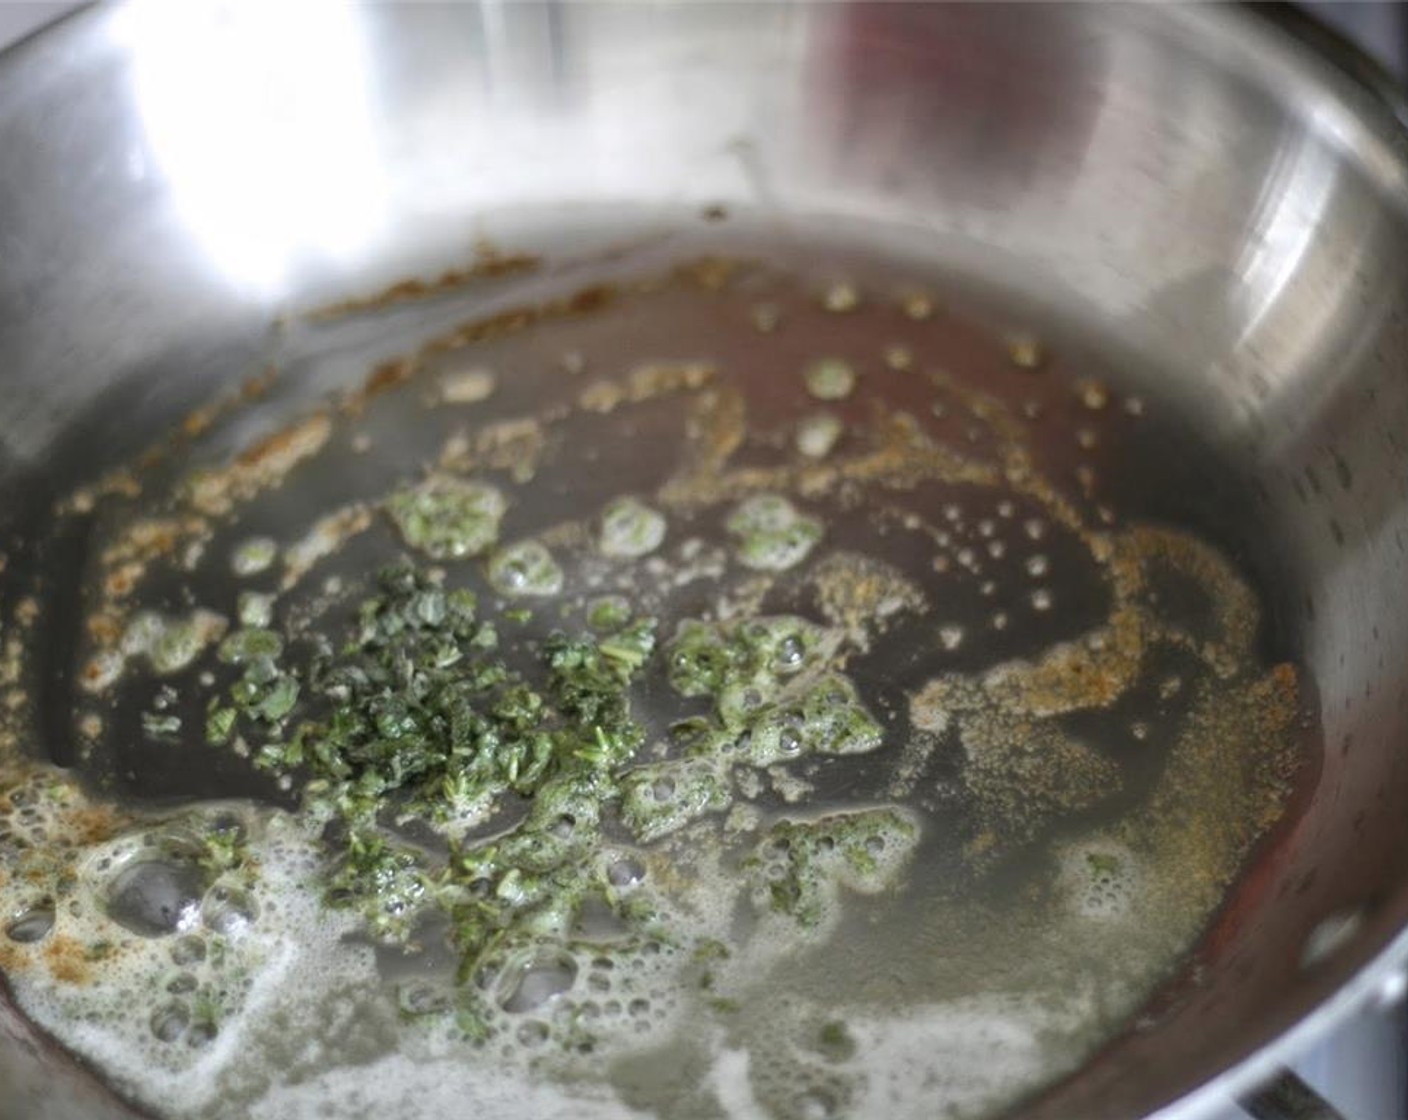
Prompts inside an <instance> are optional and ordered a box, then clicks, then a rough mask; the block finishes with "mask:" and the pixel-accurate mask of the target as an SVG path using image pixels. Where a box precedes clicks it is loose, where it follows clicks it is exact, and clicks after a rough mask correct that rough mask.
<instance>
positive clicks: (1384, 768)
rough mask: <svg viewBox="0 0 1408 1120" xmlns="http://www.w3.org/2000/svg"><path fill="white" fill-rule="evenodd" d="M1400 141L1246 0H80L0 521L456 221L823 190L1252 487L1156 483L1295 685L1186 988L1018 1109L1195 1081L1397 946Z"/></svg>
mask: <svg viewBox="0 0 1408 1120" xmlns="http://www.w3.org/2000/svg"><path fill="white" fill-rule="evenodd" d="M1406 149H1408V144H1406V143H1405V140H1404V136H1403V134H1402V132H1401V131H1400V130H1399V128H1398V126H1397V124H1396V122H1395V121H1394V119H1393V116H1392V113H1391V112H1390V111H1389V110H1387V109H1386V108H1385V107H1384V106H1383V105H1382V104H1381V103H1380V101H1378V100H1377V99H1376V98H1375V96H1374V95H1373V94H1372V93H1370V92H1368V91H1366V90H1365V89H1363V88H1362V87H1361V86H1359V85H1357V84H1356V83H1355V82H1354V81H1353V80H1352V79H1350V78H1348V77H1346V76H1344V75H1342V74H1341V73H1339V72H1338V71H1336V70H1335V69H1334V68H1333V67H1331V66H1329V65H1327V64H1326V63H1325V62H1324V61H1323V60H1322V59H1321V58H1320V57H1318V56H1317V55H1316V54H1315V53H1314V52H1313V51H1312V50H1310V49H1308V48H1306V47H1304V46H1302V45H1300V44H1298V43H1297V42H1296V41H1295V40H1294V39H1292V38H1290V37H1289V36H1288V35H1287V34H1286V33H1285V32H1283V31H1281V30H1279V29H1277V28H1276V27H1274V26H1271V25H1269V24H1267V23H1265V22H1263V21H1262V20H1261V19H1260V18H1258V17H1257V16H1256V15H1255V14H1254V13H1249V12H1247V11H1244V10H1239V9H1223V8H1190V9H1183V8H1179V9H1174V8H1151V7H1144V6H1134V5H1111V6H1097V5H1084V6H1070V7H1067V6H1058V5H1042V6H1031V7H1020V8H1005V7H1001V6H997V5H983V6H952V7H948V6H917V5H886V4H854V5H853V4H836V5H818V6H800V5H789V4H774V5H763V6H734V5H727V6H722V5H718V6H716V5H703V4H699V5H659V6H643V5H623V6H609V5H577V4H562V5H554V4H522V5H502V4H498V3H493V2H485V3H481V4H462V5H453V6H444V7H437V6H429V5H416V6H396V7H391V6H385V7H378V6H368V7H354V6H350V5H344V4H340V3H335V2H329V3H315V2H309V3H303V4H298V5H289V6H282V7H280V8H279V9H277V10H276V9H274V8H271V7H267V6H264V5H244V6H239V7H231V8H229V9H223V10H220V9H212V8H204V7H202V8H200V9H195V8H191V7H182V8H174V7H165V6H155V5H153V6H150V7H149V6H144V5H134V6H130V7H126V8H119V9H104V10H102V11H90V12H86V13H83V14H81V15H79V16H78V17H76V18H74V19H72V20H70V21H68V22H66V23H65V24H64V25H63V26H61V27H59V28H58V29H56V30H55V31H53V32H51V33H49V34H46V35H43V36H41V37H39V38H38V39H36V40H33V41H31V42H30V43H28V44H26V45H24V46H23V47H22V48H21V49H19V50H17V51H15V52H13V53H10V54H7V55H5V56H3V59H0V151H3V152H4V153H5V157H4V160H3V162H0V377H2V378H3V381H0V386H3V389H2V391H0V511H2V512H0V528H4V530H5V531H6V532H13V531H16V529H17V528H18V527H22V526H23V524H24V523H25V521H26V519H27V518H30V517H32V516H35V513H34V511H36V510H38V509H41V508H43V506H44V505H45V504H46V503H47V501H48V499H49V497H50V496H51V495H52V494H53V493H55V492H58V491H60V490H62V489H63V488H64V487H65V486H66V485H68V484H69V483H70V482H72V481H73V480H74V479H76V478H78V477H80V476H82V475H86V474H88V473H91V472H92V471H94V470H95V469H96V468H98V467H101V466H102V465H104V464H106V463H109V462H113V461H116V460H118V459H120V458H122V457H123V456H124V455H127V454H130V453H132V452H133V451H135V450H136V449H138V448H139V447H141V446H142V445H143V444H145V443H146V442H147V440H148V439H149V438H150V437H151V436H152V435H153V434H154V433H156V432H159V431H160V430H162V429H163V428H164V427H166V426H168V425H169V424H170V423H172V422H173V421H174V420H175V419H176V418H177V417H179V416H180V415H181V414H182V413H183V412H184V411H185V410H186V409H187V408H188V407H190V406H191V405H192V404H194V403H195V402H197V401H200V400H202V399H204V398H206V397H208V396H209V395H210V394H211V393H212V391H213V390H214V389H215V388H216V387H218V386H220V385H222V384H226V383H228V382H229V381H231V380H232V379H234V378H238V377H240V376H242V375H243V374H244V373H245V372H247V371H248V370H249V369H250V368H251V367H252V366H253V365H254V364H255V363H256V362H257V361H258V360H259V357H260V355H261V353H262V352H263V348H264V346H265V342H266V339H267V332H268V329H269V324H270V322H271V320H272V319H273V317H274V316H276V315H277V314H279V313H281V312H284V311H287V310H289V309H292V308H297V307H301V306H307V305H310V304H314V303H317V302H319V301H321V300H324V299H327V298H329V297H333V296H337V295H343V294H349V293H353V292H360V291H366V290H369V289H371V288H373V287H375V286H376V285H377V284H378V283H379V282H382V281H385V280H388V279H391V278H393V277H399V276H402V275H405V274H407V273H410V272H429V271H431V270H434V269H436V268H439V267H444V266H446V265H448V264H452V263H457V262H459V261H461V260H463V259H464V257H465V256H466V254H467V253H468V251H469V248H470V247H471V246H472V244H473V243H474V242H475V241H476V239H478V238H481V237H487V238H489V239H491V240H492V241H493V242H494V243H496V244H498V245H500V246H503V247H508V248H513V249H524V250H528V251H540V252H545V253H547V254H549V256H556V257H561V256H563V255H574V256H580V255H583V254H587V253H589V252H591V251H593V250H595V249H603V248H609V247H611V246H612V245H613V244H614V243H615V240H616V237H617V233H618V231H619V229H620V228H621V226H620V219H621V218H622V216H623V215H629V216H631V218H632V219H633V223H634V225H635V226H636V228H639V227H640V226H641V225H642V224H644V225H645V226H647V227H649V226H650V225H651V223H654V224H655V226H656V227H657V228H658V229H659V230H660V231H661V232H662V235H663V234H664V232H665V231H667V230H668V229H669V228H671V226H672V225H673V224H675V223H677V222H678V221H679V220H680V216H681V215H682V214H688V213H692V212H694V211H697V210H698V208H699V207H701V206H703V205H705V204H715V203H724V204H727V205H728V206H730V207H733V208H735V209H737V210H739V211H745V210H746V211H750V212H752V213H754V214H757V215H761V216H763V217H764V218H766V219H768V220H770V221H771V222H773V223H775V225H776V228H777V229H778V230H779V231H780V232H782V233H785V232H786V231H787V229H788V228H789V221H791V220H792V219H793V217H794V216H796V217H804V218H806V219H808V220H816V219H818V218H825V219H827V220H828V221H830V222H832V223H833V224H834V226H835V228H836V229H837V230H838V231H849V232H850V233H851V234H852V235H854V236H862V237H863V238H864V239H865V240H866V241H867V242H869V243H870V244H872V245H874V246H875V247H876V248H877V249H881V250H885V251H890V252H893V253H895V254H896V255H898V256H911V257H915V258H923V259H934V260H939V261H942V262H943V264H944V265H945V267H946V268H947V269H949V270H951V271H952V272H954V273H955V274H957V275H961V276H964V277H967V278H970V279H971V281H972V282H973V283H974V284H975V285H980V286H984V287H987V288H989V289H997V290H1005V291H1009V292H1011V293H1012V294H1013V296H1014V298H1019V299H1021V300H1023V301H1025V302H1028V303H1033V304H1035V305H1037V306H1041V307H1043V308H1045V309H1046V310H1047V313H1048V314H1049V316H1050V317H1051V318H1052V319H1053V320H1063V321H1068V322H1071V323H1073V324H1077V325H1078V326H1079V327H1080V328H1081V329H1083V330H1086V331H1093V332H1095V333H1097V334H1098V335H1099V336H1100V337H1101V338H1102V341H1103V342H1104V344H1105V345H1106V346H1107V347H1108V348H1109V349H1110V350H1111V351H1114V352H1118V353H1123V354H1127V355H1129V356H1130V359H1131V361H1132V362H1135V363H1136V364H1137V365H1138V368H1139V370H1140V371H1141V376H1144V377H1147V378H1149V379H1151V380H1152V379H1157V380H1158V382H1159V384H1160V386H1161V388H1162V390H1163V392H1164V393H1165V395H1167V396H1169V397H1170V398H1172V399H1176V400H1178V401H1179V402H1180V405H1181V407H1182V409H1183V410H1184V411H1185V412H1186V414H1187V415H1188V416H1190V417H1192V418H1194V419H1195V420H1196V422H1197V423H1198V424H1199V425H1200V426H1201V428H1202V429H1203V431H1204V432H1205V433H1206V435H1207V437H1208V438H1209V439H1210V440H1211V441H1212V442H1213V443H1214V444H1216V445H1218V446H1219V447H1221V448H1223V449H1225V450H1226V451H1227V452H1228V454H1230V455H1232V456H1233V457H1234V458H1235V459H1236V461H1237V462H1238V463H1239V464H1241V466H1242V470H1243V473H1244V474H1245V475H1246V476H1247V478H1248V479H1250V486H1249V488H1248V489H1246V490H1245V491H1239V490H1237V489H1236V488H1235V487H1232V486H1231V485H1230V484H1226V485H1224V484H1223V483H1222V482H1221V481H1220V480H1218V479H1215V478H1214V479H1207V478H1201V477H1200V476H1199V473H1198V464H1196V463H1191V464H1189V465H1188V472H1187V478H1188V480H1189V481H1188V487H1187V490H1188V492H1187V493H1185V494H1177V495H1171V496H1170V503H1171V504H1172V505H1174V506H1183V507H1186V508H1188V509H1190V510H1192V509H1197V510H1198V511H1199V515H1200V516H1201V517H1203V518H1204V519H1205V520H1206V521H1207V522H1208V523H1209V524H1214V525H1217V526H1219V527H1220V529H1221V531H1222V533H1223V534H1224V536H1225V537H1226V539H1227V540H1228V541H1229V543H1231V544H1232V545H1233V546H1235V547H1238V548H1239V550H1240V551H1241V553H1242V554H1243V556H1244V558H1245V561H1246V562H1247V563H1248V564H1250V565H1252V566H1253V567H1254V568H1257V569H1259V570H1260V574H1261V575H1262V577H1263V579H1264V580H1265V581H1266V582H1267V583H1268V584H1269V585H1271V586H1273V587H1274V588H1275V589H1276V594H1275V601H1276V602H1277V604H1278V605H1279V608H1280V609H1279V613H1278V614H1277V617H1275V618H1274V619H1273V620H1272V625H1273V626H1275V627H1277V628H1278V629H1279V631H1280V632H1282V633H1284V634H1287V635H1290V640H1291V641H1292V643H1293V644H1294V645H1295V646H1296V648H1298V649H1299V650H1300V651H1301V653H1302V656H1303V658H1304V660H1305V661H1306V663H1307V664H1308V666H1309V667H1310V669H1311V672H1312V674H1313V676H1314V678H1315V682H1316V685H1317V687H1318V690H1319V694H1320V706H1321V709H1322V712H1323V718H1324V727H1323V736H1324V742H1325V744H1326V751H1325V757H1324V762H1323V768H1322V772H1321V775H1320V778H1319V782H1318V785H1317V787H1316V790H1315V793H1314V797H1313V800H1312V801H1311V803H1310V804H1309V805H1308V806H1306V808H1305V810H1304V812H1303V814H1302V815H1301V816H1300V817H1299V819H1298V820H1297V822H1296V824H1295V827H1294V828H1292V829H1289V830H1286V831H1284V832H1282V833H1281V834H1279V835H1277V836H1276V837H1275V838H1274V841H1273V842H1272V843H1270V844H1268V845H1267V846H1266V848H1265V850H1264V851H1263V852H1262V853H1261V859H1260V862H1259V864H1258V865H1257V867H1256V868H1255V869H1254V871H1253V872H1252V874H1251V875H1250V876H1249V879H1248V881H1247V883H1246V884H1245V885H1244V886H1243V888H1242V889H1241V890H1240V891H1239V893H1238V896H1237V898H1236V899H1235V901H1234V904H1233V905H1232V906H1231V907H1229V909H1228V910H1227V912H1226V913H1225V914H1224V915H1223V916H1222V917H1221V918H1220V920H1219V921H1218V923H1217V924H1216V926H1215V928H1214V929H1213V930H1212V931H1211V933H1210V935H1209V942H1208V945H1207V947H1206V949H1205V952H1204V963H1203V970H1202V975H1201V977H1200V978H1199V982H1198V983H1197V984H1195V985H1193V986H1191V987H1187V988H1185V989H1183V990H1181V991H1180V992H1179V994H1178V995H1177V998H1173V999H1171V1000H1170V1001H1168V1002H1167V1004H1166V1005H1165V1006H1163V1007H1161V1008H1159V1009H1157V1010H1151V1012H1150V1013H1149V1014H1148V1015H1147V1016H1145V1017H1144V1019H1143V1020H1142V1021H1141V1024H1140V1029H1138V1030H1136V1031H1133V1032H1131V1033H1130V1034H1128V1035H1127V1036H1126V1037H1124V1038H1122V1039H1120V1040H1118V1041H1116V1042H1115V1043H1113V1044H1112V1045H1111V1046H1109V1047H1108V1048H1107V1049H1106V1050H1105V1051H1104V1052H1103V1053H1102V1054H1100V1055H1098V1056H1097V1058H1096V1060H1095V1061H1093V1062H1092V1063H1091V1064H1090V1065H1089V1067H1088V1068H1086V1069H1085V1070H1084V1071H1082V1073H1081V1074H1079V1075H1078V1076H1076V1077H1074V1078H1072V1079H1071V1080H1069V1081H1068V1082H1066V1083H1064V1084H1062V1085H1060V1086H1057V1087H1056V1088H1055V1089H1053V1090H1052V1091H1051V1092H1050V1093H1048V1094H1046V1095H1045V1096H1044V1097H1043V1098H1042V1099H1040V1100H1037V1101H1033V1102H1031V1104H1030V1107H1029V1109H1028V1110H1027V1112H1028V1113H1029V1114H1030V1115H1032V1116H1070V1115H1080V1116H1095V1115H1120V1116H1123V1115H1130V1114H1135V1113H1139V1112H1147V1111H1151V1110H1155V1109H1159V1108H1161V1107H1162V1108H1164V1109H1165V1111H1164V1112H1162V1113H1161V1114H1160V1115H1162V1116H1164V1117H1165V1118H1171V1117H1186V1116H1193V1115H1200V1114H1203V1113H1204V1112H1205V1110H1207V1109H1209V1108H1211V1107H1213V1106H1214V1105H1216V1104H1218V1103H1221V1102H1224V1101H1225V1100H1227V1099H1228V1097H1229V1096H1231V1095H1235V1094H1238V1093H1241V1092H1243V1091H1244V1090H1245V1089H1247V1088H1248V1087H1249V1086H1250V1085H1251V1084H1253V1083H1254V1082H1255V1081H1256V1080H1257V1079H1258V1078H1260V1077H1262V1076H1264V1075H1265V1074H1266V1073H1267V1072H1268V1071H1270V1070H1272V1069H1273V1068H1275V1067H1276V1066H1277V1065H1278V1064H1279V1063H1281V1062H1283V1061H1284V1060H1286V1058H1287V1057H1288V1055H1290V1054H1291V1053H1293V1052H1294V1050H1295V1048H1296V1047H1297V1046H1299V1045H1302V1044H1304V1042H1305V1041H1306V1040H1308V1039H1309V1038H1311V1037H1313V1036H1315V1035H1317V1034H1319V1033H1321V1032H1323V1031H1325V1030H1326V1029H1328V1028H1329V1027H1330V1026H1331V1025H1332V1024H1333V1023H1335V1022H1336V1021H1338V1020H1340V1019H1342V1018H1343V1017H1344V1016H1346V1015H1348V1014H1351V1013H1352V1012H1353V1011H1354V1010H1355V1008H1356V1007H1358V1006H1359V1005H1360V1004H1361V1003H1363V1002H1365V1001H1367V1000H1369V999H1371V998H1373V996H1374V994H1375V993H1377V992H1378V991H1380V990H1381V989H1382V987H1383V985H1384V982H1385V979H1386V978H1387V977H1388V976H1389V975H1391V974H1392V973H1393V972H1394V970H1396V969H1397V968H1399V967H1401V964H1402V962H1403V961H1405V960H1408V935H1405V934H1404V933H1402V932H1401V931H1402V929H1403V927H1404V925H1405V923H1406V922H1408V816H1405V814H1404V813H1403V812H1402V804H1403V802H1404V798H1405V795H1408V610H1405V609H1404V606H1403V603H1402V602H1401V598H1402V597H1401V594H1400V591H1399V589H1400V588H1401V586H1402V576H1403V571H1404V568H1405V562H1406V561H1405V555H1408V552H1406V551H1405V550H1408V488H1406V487H1405V483H1404V480H1405V478H1408V378H1405V376H1404V372H1405V355H1408V150H1406ZM564 229H571V230H573V231H574V236H573V238H572V239H571V240H570V242H568V241H566V240H564V238H563V235H562V232H561V231H563V230H564ZM1246 494H1251V495H1253V496H1254V497H1253V498H1252V499H1251V500H1250V501H1247V500H1244V499H1245V496H1246ZM1326 919H1330V920H1331V921H1332V922H1334V923H1335V925H1334V928H1336V929H1341V930H1343V931H1344V933H1343V936H1341V937H1340V938H1338V939H1337V940H1333V941H1332V939H1331V938H1329V937H1328V936H1327V935H1326V934H1323V933H1322V934H1321V935H1320V936H1319V937H1318V938H1312V933H1313V931H1315V930H1316V929H1317V928H1323V929H1325V930H1328V929H1330V928H1331V927H1330V926H1323V927H1322V923H1323V922H1325V920H1326ZM1307 943H1314V944H1323V945H1324V946H1325V952H1324V953H1323V955H1319V956H1316V955H1313V954H1311V955H1307V953H1306V949H1305V947H1306V945H1307ZM1312 958H1313V959H1312ZM23 1034H24V1028H23V1027H22V1025H21V1024H19V1023H18V1022H17V1021H16V1020H14V1018H13V1017H12V1016H7V1015H0V1035H3V1036H5V1037H11V1038H12V1039H18V1038H19V1036H22V1035H23ZM59 1070H63V1071H65V1072H62V1073H60V1072H56V1071H59ZM0 1076H3V1078H4V1079H5V1081H6V1083H7V1084H8V1085H10V1086H14V1087H18V1090H17V1095H12V1096H11V1097H10V1098H8V1099H7V1100H6V1101H4V1102H0V1114H4V1115H25V1116H33V1115H38V1114H41V1113H38V1112H36V1111H34V1110H35V1108H37V1107H38V1104H37V1103H36V1102H42V1103H43V1105H44V1106H45V1107H47V1108H49V1109H50V1114H52V1115H56V1116H76V1115H102V1114H104V1113H106V1112H112V1111H115V1106H112V1107H111V1108H109V1107H107V1106H104V1105H103V1104H102V1103H101V1101H102V1098H101V1097H100V1096H99V1095H96V1094H95V1093H94V1092H93V1091H92V1090H91V1087H89V1086H86V1085H85V1082H84V1075H82V1074H81V1073H78V1072H76V1071H73V1070H71V1069H70V1068H69V1067H65V1066H64V1065H63V1064H62V1063H58V1062H56V1061H55V1060H54V1059H53V1057H52V1055H51V1057H50V1059H49V1060H48V1061H47V1062H45V1063H43V1064H41V1063H39V1062H38V1061H37V1060H36V1059H35V1058H34V1055H33V1054H32V1053H31V1052H30V1051H28V1050H26V1049H25V1045H24V1044H22V1043H21V1042H19V1041H12V1042H11V1043H10V1044H8V1045H5V1046H3V1047H0ZM12 1092H15V1091H13V1090H12ZM26 1094H28V1095H26ZM15 1102H21V1103H18V1105H17V1104H16V1103H15ZM16 1107H18V1108H19V1111H18V1112H16V1111H15V1108H16Z"/></svg>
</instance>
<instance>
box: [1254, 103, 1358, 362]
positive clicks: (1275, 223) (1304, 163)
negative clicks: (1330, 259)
mask: <svg viewBox="0 0 1408 1120" xmlns="http://www.w3.org/2000/svg"><path fill="white" fill-rule="evenodd" d="M1335 173H1336V166H1335V161H1334V159H1333V158H1332V157H1331V154H1330V153H1329V152H1328V151H1326V150H1325V148H1324V146H1323V145H1322V144H1321V143H1319V142H1318V139H1317V137H1316V135H1315V133H1314V132H1313V131H1309V132H1308V133H1307V135H1306V136H1305V137H1302V138H1301V139H1299V140H1298V141H1297V142H1296V143H1295V144H1294V145H1293V146H1290V147H1288V148H1286V149H1283V150H1282V151H1281V153H1280V154H1279V155H1278V156H1277V160H1276V167H1275V168H1274V169H1273V170H1272V172H1271V174H1270V175H1268V176H1267V180H1266V186H1265V188H1264V189H1263V190H1262V194H1261V198H1260V199H1259V200H1258V203H1257V209H1256V214H1255V217H1254V218H1253V227H1252V230H1251V236H1250V237H1249V239H1248V241H1249V245H1248V248H1247V250H1246V252H1245V253H1244V254H1243V256H1242V260H1241V261H1240V262H1239V265H1238V274H1239V275H1240V276H1241V277H1242V281H1243V284H1244V285H1245V286H1246V290H1247V291H1248V292H1249V293H1251V294H1252V295H1253V296H1254V297H1255V298H1256V306H1255V307H1254V308H1253V309H1252V313H1251V314H1250V315H1249V316H1248V318H1247V322H1246V325H1245V327H1244V328H1243V331H1242V337H1243V339H1246V338H1249V337H1251V335H1252V334H1253V333H1255V331H1256V330H1257V328H1258V326H1260V324H1261V322H1262V320H1263V319H1264V318H1265V317H1266V316H1267V315H1268V314H1269V313H1270V312H1271V311H1272V310H1273V309H1274V308H1276V307H1277V306H1279V300H1280V297H1281V293H1282V292H1283V291H1284V290H1285V289H1286V286H1287V285H1288V284H1289V283H1290V282H1291V281H1292V279H1293V278H1294V277H1295V276H1296V274H1297V272H1298V271H1299V269H1300V267H1301V263H1302V261H1303V260H1304V259H1305V255H1306V253H1307V252H1308V251H1309V250H1310V247H1311V245H1312V244H1313V242H1314V240H1315V236H1316V234H1317V232H1318V231H1319V229H1320V224H1321V222H1322V221H1323V219H1324V215H1325V210H1326V207H1327V205H1328V203H1329V200H1330V194H1331V192H1332V190H1333V188H1334V185H1335Z"/></svg>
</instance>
